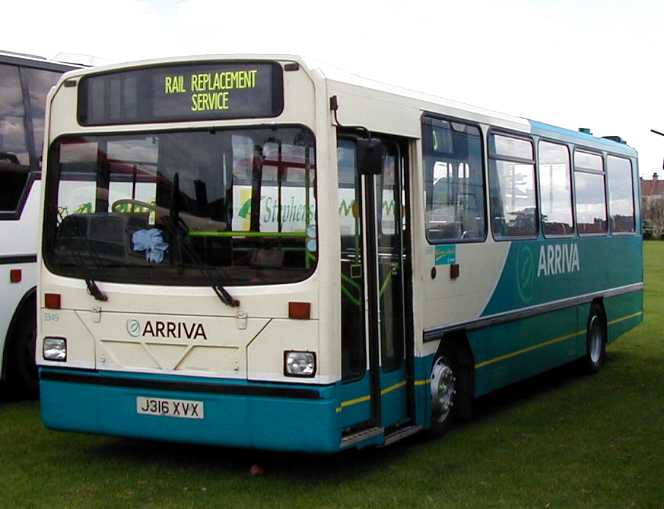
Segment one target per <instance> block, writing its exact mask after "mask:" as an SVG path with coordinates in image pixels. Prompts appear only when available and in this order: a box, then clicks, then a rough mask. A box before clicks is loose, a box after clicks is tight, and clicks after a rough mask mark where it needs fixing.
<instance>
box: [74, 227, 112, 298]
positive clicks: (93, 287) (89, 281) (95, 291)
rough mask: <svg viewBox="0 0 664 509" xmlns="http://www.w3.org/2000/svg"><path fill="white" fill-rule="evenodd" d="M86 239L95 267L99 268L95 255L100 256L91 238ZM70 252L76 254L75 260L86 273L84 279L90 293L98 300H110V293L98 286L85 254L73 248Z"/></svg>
mask: <svg viewBox="0 0 664 509" xmlns="http://www.w3.org/2000/svg"><path fill="white" fill-rule="evenodd" d="M86 240H87V244H88V254H89V255H91V256H90V259H92V261H93V263H94V265H95V268H98V267H99V264H98V263H96V261H95V260H94V259H93V257H98V256H99V255H98V254H97V251H95V250H94V249H93V248H92V245H91V244H90V239H87V238H86ZM70 252H71V253H72V254H73V255H74V260H75V261H76V263H78V265H79V266H80V267H81V268H82V269H83V270H84V272H85V274H84V275H83V280H84V281H85V286H86V287H87V288H88V293H89V294H90V295H92V296H93V297H94V298H95V299H96V300H99V301H102V302H106V301H107V300H108V295H106V294H105V293H104V292H102V291H101V289H100V288H99V286H97V282H96V281H95V280H94V279H93V277H92V274H91V273H90V270H89V269H88V264H87V263H86V262H85V257H84V256H83V254H81V251H79V250H78V249H71V250H70Z"/></svg>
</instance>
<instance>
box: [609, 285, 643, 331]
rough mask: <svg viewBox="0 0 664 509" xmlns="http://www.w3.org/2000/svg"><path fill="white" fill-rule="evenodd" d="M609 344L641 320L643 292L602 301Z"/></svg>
mask: <svg viewBox="0 0 664 509" xmlns="http://www.w3.org/2000/svg"><path fill="white" fill-rule="evenodd" d="M604 309H605V311H606V319H607V323H608V336H609V342H612V341H615V340H616V339H618V337H619V336H621V335H622V334H624V333H625V332H627V331H628V330H630V329H632V328H634V327H636V326H637V325H639V324H640V323H641V322H642V320H643V291H640V292H633V293H627V294H624V295H617V296H615V297H610V298H608V299H605V300H604Z"/></svg>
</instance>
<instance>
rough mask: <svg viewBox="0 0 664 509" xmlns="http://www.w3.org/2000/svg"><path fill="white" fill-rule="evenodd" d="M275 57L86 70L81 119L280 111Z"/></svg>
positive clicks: (124, 120)
mask: <svg viewBox="0 0 664 509" xmlns="http://www.w3.org/2000/svg"><path fill="white" fill-rule="evenodd" d="M283 105H284V92H283V69H282V67H281V65H279V64H278V63H276V62H218V63H209V62H206V63H201V64H186V65H175V66H159V67H148V68H143V69H135V70H127V71H120V72H112V73H105V74H97V75H92V76H87V77H84V78H82V79H81V82H80V83H79V86H78V121H79V123H80V124H81V125H89V126H93V125H112V124H137V123H153V122H176V121H184V120H217V119H231V118H233V119H237V118H258V117H276V116H278V115H279V114H280V113H281V111H282V110H283Z"/></svg>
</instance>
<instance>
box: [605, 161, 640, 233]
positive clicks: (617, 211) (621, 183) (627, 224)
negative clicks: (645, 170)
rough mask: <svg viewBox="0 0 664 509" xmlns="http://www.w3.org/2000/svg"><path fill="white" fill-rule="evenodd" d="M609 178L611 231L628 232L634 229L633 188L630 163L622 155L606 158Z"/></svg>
mask: <svg viewBox="0 0 664 509" xmlns="http://www.w3.org/2000/svg"><path fill="white" fill-rule="evenodd" d="M606 173H607V177H608V180H609V210H610V212H611V217H610V221H611V231H613V232H617V233H630V232H633V231H634V189H633V180H632V163H631V162H630V161H629V160H628V159H624V158H622V157H613V156H609V157H607V159H606Z"/></svg>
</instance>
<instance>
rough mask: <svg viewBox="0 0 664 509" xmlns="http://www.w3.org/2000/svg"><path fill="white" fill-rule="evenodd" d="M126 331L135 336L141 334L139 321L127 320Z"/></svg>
mask: <svg viewBox="0 0 664 509" xmlns="http://www.w3.org/2000/svg"><path fill="white" fill-rule="evenodd" d="M127 332H128V333H129V335H130V336H132V337H134V338H137V337H138V336H140V335H141V322H139V321H138V320H135V319H134V320H127Z"/></svg>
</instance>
